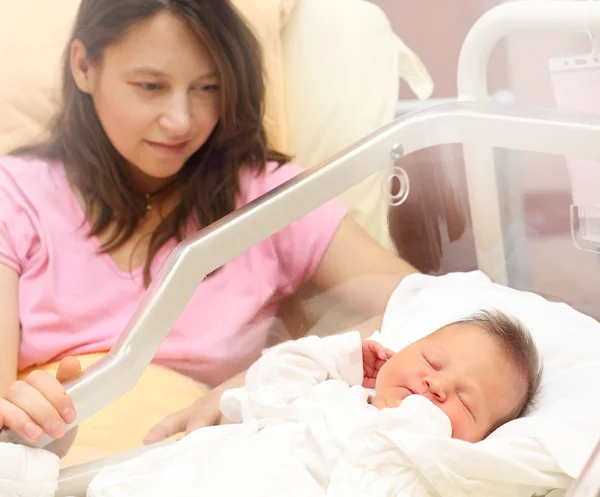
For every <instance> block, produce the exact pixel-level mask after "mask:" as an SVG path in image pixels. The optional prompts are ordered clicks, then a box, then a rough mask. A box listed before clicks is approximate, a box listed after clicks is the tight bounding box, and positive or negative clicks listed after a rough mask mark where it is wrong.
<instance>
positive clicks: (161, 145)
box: [146, 140, 189, 157]
mask: <svg viewBox="0 0 600 497" xmlns="http://www.w3.org/2000/svg"><path fill="white" fill-rule="evenodd" d="M146 143H147V144H148V145H149V146H150V148H151V149H152V151H153V152H154V153H156V154H157V155H160V156H167V157H173V156H179V155H181V154H182V153H183V152H185V150H186V148H187V145H188V143H189V141H188V140H186V141H182V142H176V143H169V142H153V141H149V140H146Z"/></svg>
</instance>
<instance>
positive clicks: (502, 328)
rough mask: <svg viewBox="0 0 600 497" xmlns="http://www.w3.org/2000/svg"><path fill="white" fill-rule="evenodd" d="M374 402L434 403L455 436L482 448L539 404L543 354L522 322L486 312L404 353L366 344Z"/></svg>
mask: <svg viewBox="0 0 600 497" xmlns="http://www.w3.org/2000/svg"><path fill="white" fill-rule="evenodd" d="M362 354H363V364H364V381H363V385H364V386H366V387H372V386H374V387H375V395H374V397H372V399H371V404H372V405H373V406H374V407H376V408H378V409H383V408H393V407H397V406H399V405H400V403H401V402H402V401H403V400H404V399H405V398H406V397H408V396H409V395H422V396H424V397H427V398H428V399H429V400H430V401H431V402H432V403H433V404H434V405H436V406H437V407H439V408H440V409H441V410H442V411H443V412H444V413H445V414H446V416H448V418H449V420H450V423H451V425H452V437H453V438H458V439H461V440H465V441H468V442H477V441H479V440H482V439H483V438H485V437H486V436H487V435H488V434H489V433H490V432H492V431H493V430H495V429H496V428H498V427H499V426H501V425H502V424H504V423H506V422H508V421H511V420H513V419H516V418H518V417H520V416H522V415H523V414H524V413H525V412H526V411H527V410H528V409H529V408H530V407H531V405H532V403H533V400H534V397H535V394H536V392H537V390H538V388H539V384H540V381H541V367H540V360H539V356H538V352H537V350H536V347H535V345H534V343H533V340H532V339H531V336H530V335H529V332H528V331H527V330H526V329H525V328H524V327H523V325H521V324H520V323H519V322H518V321H517V320H515V319H512V318H510V317H508V316H507V315H505V314H503V313H500V312H497V311H492V312H488V311H484V312H481V313H479V314H476V315H474V316H471V317H469V318H466V319H464V320H461V321H458V322H455V323H452V324H449V325H447V326H444V327H443V328H441V329H439V330H437V331H435V332H433V333H432V334H430V335H429V336H426V337H425V338H423V339H421V340H418V341H417V342H414V343H413V344H411V345H409V346H408V347H405V348H403V349H402V350H400V351H399V352H397V353H393V352H392V351H390V350H387V349H385V348H383V347H382V346H381V345H379V344H378V343H377V342H373V341H367V340H366V341H364V342H363V343H362Z"/></svg>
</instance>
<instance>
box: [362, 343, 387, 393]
mask: <svg viewBox="0 0 600 497" xmlns="http://www.w3.org/2000/svg"><path fill="white" fill-rule="evenodd" d="M362 355H363V387H365V388H375V380H376V379H377V374H378V373H379V370H380V369H381V366H383V365H384V364H385V363H386V362H387V361H388V360H389V359H391V357H392V356H393V355H394V352H393V351H391V350H390V349H386V348H385V347H383V346H382V345H381V344H379V343H377V342H373V341H371V340H363V342H362Z"/></svg>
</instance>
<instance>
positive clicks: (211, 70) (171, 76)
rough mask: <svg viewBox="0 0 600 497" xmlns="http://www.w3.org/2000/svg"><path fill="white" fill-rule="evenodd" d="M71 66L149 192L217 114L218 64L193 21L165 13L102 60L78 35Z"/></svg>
mask: <svg viewBox="0 0 600 497" xmlns="http://www.w3.org/2000/svg"><path fill="white" fill-rule="evenodd" d="M71 69H72V72H73V76H74V78H75V82H76V84H77V86H78V87H79V89H80V90H81V91H83V92H85V93H88V94H90V95H91V96H92V99H93V101H94V106H95V108H96V112H97V114H98V118H99V120H100V122H101V124H102V126H103V128H104V130H105V132H106V134H107V135H108V137H109V139H110V140H111V142H112V144H113V145H114V147H115V148H116V149H117V151H118V152H119V153H120V154H121V155H122V156H123V157H124V158H125V159H126V160H127V162H128V163H129V164H130V166H131V168H132V173H133V176H134V179H135V180H136V182H137V184H138V187H139V188H140V189H141V190H142V191H144V192H147V193H150V192H152V191H154V190H156V189H158V188H160V187H161V186H162V185H164V184H165V183H168V182H169V181H170V179H171V178H172V177H173V176H174V175H175V174H177V172H178V171H179V170H180V169H181V168H182V167H183V165H184V164H185V162H186V161H187V159H188V158H189V157H190V156H191V155H192V154H193V153H194V152H196V151H197V150H198V149H199V148H200V147H201V146H202V145H203V144H204V143H205V142H206V140H207V139H208V137H209V136H210V134H211V133H212V131H213V129H214V128H215V126H216V124H217V122H218V120H219V109H220V105H219V78H218V74H217V70H216V66H215V63H214V61H213V60H212V58H211V57H210V55H209V54H208V52H207V51H206V50H205V48H204V47H203V46H202V45H201V44H200V43H199V41H198V38H197V36H196V35H195V34H194V32H193V31H192V30H191V29H190V27H189V25H188V24H187V23H186V22H185V21H184V20H183V19H181V18H179V17H177V16H175V15H173V14H170V13H168V12H161V13H159V14H157V15H155V16H153V17H151V18H149V19H146V20H144V21H142V22H140V23H139V24H137V25H135V26H134V27H133V28H132V29H131V30H130V31H129V32H128V33H127V35H126V36H125V37H124V38H123V39H122V41H120V42H119V43H117V44H115V45H112V46H109V47H107V48H106V49H105V51H104V54H103V58H102V61H101V62H100V63H99V64H98V65H90V64H89V63H88V62H87V60H86V54H85V47H84V46H83V44H82V43H81V42H79V41H75V42H74V43H73V46H72V49H71Z"/></svg>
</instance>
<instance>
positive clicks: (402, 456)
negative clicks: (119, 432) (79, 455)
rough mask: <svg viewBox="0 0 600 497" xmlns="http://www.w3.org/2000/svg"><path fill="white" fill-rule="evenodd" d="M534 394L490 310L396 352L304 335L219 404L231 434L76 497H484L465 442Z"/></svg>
mask: <svg viewBox="0 0 600 497" xmlns="http://www.w3.org/2000/svg"><path fill="white" fill-rule="evenodd" d="M539 382H540V368H539V359H538V355H537V352H536V349H535V346H534V344H533V341H532V339H531V337H530V335H529V333H528V332H527V331H526V330H525V329H524V327H523V326H522V325H521V324H519V323H518V322H517V321H515V320H513V319H510V318H509V317H507V316H505V315H504V314H501V313H499V312H482V313H480V314H477V315H475V316H472V317H469V318H467V319H464V320H462V321H460V322H455V323H452V324H449V325H447V326H444V327H443V328H441V329H439V330H437V331H434V332H433V333H431V334H430V335H429V336H427V337H426V338H423V339H422V340H419V341H417V342H415V343H413V344H411V345H409V346H407V347H405V348H404V349H402V350H400V351H399V352H397V353H394V352H392V351H390V350H388V349H386V348H384V347H383V346H381V345H380V344H379V343H377V342H375V341H372V340H361V337H360V334H359V333H358V332H356V331H354V332H350V333H344V334H342V335H334V336H328V337H325V338H319V337H316V336H308V337H305V338H301V339H299V340H294V341H289V342H285V343H282V344H279V345H277V346H275V347H272V348H271V349H269V350H267V351H266V352H265V353H264V355H263V356H262V357H261V359H260V360H259V361H257V362H256V363H255V364H254V365H253V366H252V367H251V368H250V369H249V370H248V373H247V375H246V384H245V386H244V387H243V388H239V389H234V390H229V391H227V392H225V393H224V394H223V397H222V399H221V410H222V412H223V414H224V415H225V417H227V418H228V419H229V421H231V422H232V423H233V424H230V425H225V426H214V427H207V428H202V429H200V430H197V431H195V432H193V433H191V434H190V435H188V436H187V437H185V438H184V439H182V440H181V441H179V442H177V443H176V444H174V445H172V446H167V447H164V448H158V449H156V450H154V451H150V452H148V453H147V454H144V455H143V456H141V457H139V458H137V459H134V460H131V461H127V462H125V463H123V464H120V465H117V466H115V467H112V468H111V467H108V468H105V469H104V470H102V471H101V472H100V474H99V475H98V476H97V477H96V478H95V479H94V481H93V482H92V484H91V485H90V488H89V490H88V496H89V497H117V496H120V495H128V496H130V497H159V496H162V495H167V494H169V495H182V496H184V495H186V496H187V495H190V496H192V495H213V494H216V493H218V494H219V495H237V496H238V497H245V496H248V497H250V496H257V495H278V496H280V497H292V496H294V497H296V496H298V495H302V496H303V497H354V496H360V497H366V496H369V497H371V496H377V497H379V496H384V495H398V496H401V495H407V496H408V495H410V496H411V497H415V496H418V497H421V496H431V495H437V493H436V491H435V490H436V489H441V488H444V489H452V488H457V485H464V484H465V483H468V487H469V489H471V490H472V489H473V488H475V486H477V485H479V487H478V488H479V490H481V491H480V492H479V493H478V495H495V494H498V493H495V491H496V489H497V487H498V485H500V484H499V483H498V482H496V481H495V480H494V478H492V477H491V476H490V475H492V473H493V471H492V470H490V468H489V467H488V466H487V465H486V464H484V467H485V471H484V472H483V473H482V474H484V475H485V478H483V479H482V480H481V482H479V483H477V484H475V483H474V481H473V476H471V478H470V479H469V480H468V481H467V480H465V476H466V475H463V472H464V464H465V463H464V461H472V462H473V464H468V463H467V465H468V467H469V468H471V469H470V470H469V471H471V470H472V467H473V465H475V466H478V465H479V466H481V464H480V463H481V460H482V459H483V460H484V463H485V460H486V459H485V455H486V454H487V453H486V452H485V450H482V451H478V450H477V449H478V445H477V444H473V443H469V442H477V441H479V440H481V439H483V438H484V437H485V436H486V435H487V434H488V433H490V432H491V431H492V430H493V429H494V428H496V427H498V426H499V425H501V424H502V423H504V422H507V421H509V420H511V419H514V418H516V417H518V416H520V415H521V414H522V413H524V412H525V411H526V409H527V408H528V406H529V405H530V404H531V401H532V399H533V397H534V394H535V392H536V390H537V387H538V384H539ZM373 387H374V390H373ZM409 396H410V398H409V399H407V397H409ZM405 400H406V402H405ZM457 439H458V440H457ZM448 454H451V456H450V457H447V455H448ZM482 455H483V456H484V457H483V458H482V457H481V456H482ZM487 460H489V461H494V463H493V464H497V463H498V460H499V459H498V456H497V454H495V453H494V454H492V455H491V456H489V454H488V459H487ZM461 461H462V462H461ZM507 468H510V461H509V462H506V461H504V471H503V473H502V474H503V478H504V476H505V473H506V471H509V469H507ZM232 475H235V477H234V478H232V477H231V476H232ZM491 490H493V491H491ZM445 495H450V494H449V493H446V494H445ZM452 495H462V494H459V493H456V492H455V493H453V494H452ZM503 495H507V493H506V492H505V493H503Z"/></svg>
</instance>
